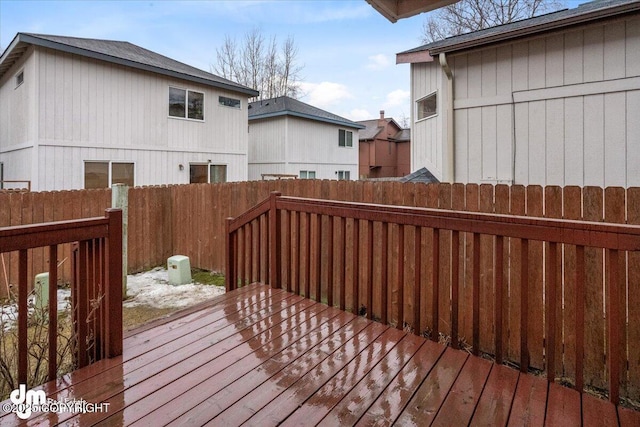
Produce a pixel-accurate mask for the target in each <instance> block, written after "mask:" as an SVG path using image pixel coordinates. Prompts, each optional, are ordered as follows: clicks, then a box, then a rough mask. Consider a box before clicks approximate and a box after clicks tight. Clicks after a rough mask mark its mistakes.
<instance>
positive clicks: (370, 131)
mask: <svg viewBox="0 0 640 427" xmlns="http://www.w3.org/2000/svg"><path fill="white" fill-rule="evenodd" d="M358 123H360V124H361V125H363V126H364V129H362V130H361V131H360V132H358V138H359V139H360V141H367V140H369V139H375V138H376V136H377V135H378V134H379V133H380V131H381V130H382V128H381V127H379V126H378V120H377V119H376V120H361V121H359V122H358Z"/></svg>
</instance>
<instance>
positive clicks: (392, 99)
mask: <svg viewBox="0 0 640 427" xmlns="http://www.w3.org/2000/svg"><path fill="white" fill-rule="evenodd" d="M410 95H411V93H410V92H409V91H408V90H402V89H396V90H394V91H393V92H389V93H388V94H387V100H386V102H385V103H384V106H385V107H386V108H389V107H397V106H399V105H408V104H409V99H410Z"/></svg>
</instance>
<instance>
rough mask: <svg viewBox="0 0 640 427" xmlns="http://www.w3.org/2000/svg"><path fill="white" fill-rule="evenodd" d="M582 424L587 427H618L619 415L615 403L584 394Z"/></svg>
mask: <svg viewBox="0 0 640 427" xmlns="http://www.w3.org/2000/svg"><path fill="white" fill-rule="evenodd" d="M582 422H583V426H585V427H596V426H598V427H614V426H618V425H619V424H618V413H617V411H616V407H615V405H614V404H613V403H611V402H609V401H607V400H604V399H598V398H597V397H594V396H591V395H589V394H586V393H584V394H583V395H582Z"/></svg>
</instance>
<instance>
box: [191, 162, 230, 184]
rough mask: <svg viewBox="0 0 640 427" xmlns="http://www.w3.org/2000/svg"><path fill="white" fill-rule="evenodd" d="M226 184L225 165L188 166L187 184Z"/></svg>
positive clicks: (199, 164)
mask: <svg viewBox="0 0 640 427" xmlns="http://www.w3.org/2000/svg"><path fill="white" fill-rule="evenodd" d="M215 182H227V165H213V164H208V163H191V164H190V165H189V183H190V184H206V183H215Z"/></svg>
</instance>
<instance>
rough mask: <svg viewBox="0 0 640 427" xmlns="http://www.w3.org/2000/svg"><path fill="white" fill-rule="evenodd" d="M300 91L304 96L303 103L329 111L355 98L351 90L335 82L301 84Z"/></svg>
mask: <svg viewBox="0 0 640 427" xmlns="http://www.w3.org/2000/svg"><path fill="white" fill-rule="evenodd" d="M300 90H301V91H302V93H303V94H304V96H303V97H302V99H301V100H302V101H304V102H306V103H307V104H311V105H313V106H314V107H318V108H322V109H328V108H329V107H331V106H334V105H336V104H338V103H339V102H342V101H345V100H347V99H351V98H353V95H352V94H351V92H349V89H347V87H346V86H345V85H343V84H340V83H333V82H321V83H309V82H301V83H300Z"/></svg>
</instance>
